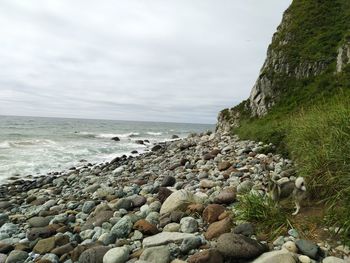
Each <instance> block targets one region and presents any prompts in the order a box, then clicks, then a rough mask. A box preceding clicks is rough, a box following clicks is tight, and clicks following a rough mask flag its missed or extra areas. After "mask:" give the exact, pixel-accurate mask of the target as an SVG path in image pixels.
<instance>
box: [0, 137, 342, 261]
mask: <svg viewBox="0 0 350 263" xmlns="http://www.w3.org/2000/svg"><path fill="white" fill-rule="evenodd" d="M157 145H158V146H157ZM270 148H271V145H266V144H263V143H258V142H252V141H241V140H239V139H238V138H237V137H236V136H233V137H230V136H226V135H221V134H215V133H212V134H209V133H207V134H205V133H203V134H200V135H198V134H197V135H193V134H192V135H190V136H188V137H187V138H183V139H178V140H174V141H166V142H162V143H159V144H156V146H154V147H153V148H152V150H151V151H150V152H146V153H141V154H139V155H137V156H135V157H133V156H131V157H130V156H129V157H127V156H124V157H117V158H115V159H114V160H112V161H111V162H105V163H99V164H90V165H85V166H83V167H78V168H77V167H75V169H73V168H71V170H68V171H66V172H64V171H62V172H54V173H52V174H50V175H49V176H46V177H45V176H44V177H40V178H34V180H33V181H27V182H26V181H22V180H19V181H17V182H14V183H11V184H10V185H9V184H3V185H1V186H0V262H2V261H1V259H2V258H5V257H8V259H7V260H9V259H11V260H17V261H6V262H24V260H26V262H39V263H40V262H65V263H72V262H78V261H79V262H81V263H90V262H91V263H93V262H101V263H110V262H130V263H132V262H140V263H141V262H161V263H163V262H165V263H169V262H175V263H176V262H190V263H200V262H215V263H220V262H227V260H228V259H229V258H231V259H233V258H234V259H236V260H240V261H241V262H251V260H253V259H255V258H258V257H259V256H260V257H268V258H269V260H273V258H274V257H276V255H277V254H278V253H280V254H281V253H282V254H283V257H285V258H299V260H300V257H301V258H304V259H305V258H306V257H307V258H309V259H314V260H320V259H322V258H325V257H327V256H329V255H337V256H338V255H342V256H343V257H345V256H346V253H345V252H344V253H341V251H338V250H339V249H340V248H339V247H338V250H337V249H336V248H335V247H334V246H329V245H328V244H326V243H327V242H326V240H324V241H325V242H324V244H316V243H314V242H311V241H307V240H304V239H303V238H304V237H303V235H302V233H298V232H297V231H296V230H295V229H288V230H289V231H288V233H287V232H285V233H283V236H282V238H281V237H279V238H275V239H274V240H271V237H268V238H266V239H263V238H261V237H259V236H258V235H257V234H258V233H257V232H256V230H255V228H254V226H253V225H252V224H250V223H247V222H240V221H239V220H237V219H236V217H237V216H238V215H237V211H236V205H237V203H239V196H240V195H243V194H245V193H248V192H253V193H255V194H259V195H265V194H266V192H267V184H268V176H269V175H270V174H271V173H276V174H282V173H283V174H284V178H286V179H285V180H291V181H293V180H295V176H294V173H293V172H290V171H291V170H294V166H293V163H292V162H291V161H290V160H287V159H284V158H282V157H281V156H280V155H278V154H272V153H262V152H264V151H265V150H267V149H270ZM288 171H289V173H288ZM300 240H301V241H300ZM237 246H241V247H240V248H239V249H237V248H238V247H237ZM338 246H339V245H338ZM310 247H312V248H313V249H314V250H315V249H316V252H315V253H314V254H312V253H309V252H308V250H307V248H310ZM268 251H271V252H268ZM321 251H322V253H321ZM278 255H279V254H278ZM24 258H25V259H24ZM23 259H24V260H23ZM154 259H157V260H156V261H154ZM204 259H205V260H206V261H203V260H204ZM247 259H249V260H247ZM21 260H23V261H21ZM45 260H46V261H45ZM118 260H119V261H118ZM142 260H143V261H142ZM174 260H175V261H174ZM176 260H177V261H176ZM184 260H186V261H184ZM257 260H261V258H260V259H257ZM305 260H306V259H305ZM3 262H5V261H3ZM257 262H273V261H257ZM276 262H277V261H276ZM295 262H296V261H295ZM304 262H306V261H304ZM309 262H312V261H309Z"/></svg>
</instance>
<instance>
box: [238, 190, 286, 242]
mask: <svg viewBox="0 0 350 263" xmlns="http://www.w3.org/2000/svg"><path fill="white" fill-rule="evenodd" d="M235 211H236V217H235V219H236V220H237V219H238V220H243V221H247V222H251V223H253V224H255V225H256V226H257V231H258V233H263V234H265V233H269V238H271V240H272V239H274V238H275V237H277V236H279V235H280V234H281V233H282V232H286V230H287V229H288V227H289V226H291V225H290V223H289V219H288V218H287V213H285V212H282V211H281V209H280V208H279V207H278V206H276V203H275V202H274V201H273V200H272V199H271V198H269V197H267V196H261V195H258V194H251V193H250V194H245V195H242V196H240V197H239V202H238V204H237V206H236V207H235Z"/></svg>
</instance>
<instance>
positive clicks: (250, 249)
mask: <svg viewBox="0 0 350 263" xmlns="http://www.w3.org/2000/svg"><path fill="white" fill-rule="evenodd" d="M217 249H218V250H219V252H220V253H221V254H222V255H224V256H225V257H228V258H232V259H254V258H256V257H258V256H260V255H261V254H262V253H264V252H266V251H267V250H268V247H267V246H266V245H264V244H261V243H259V242H258V241H256V240H254V239H250V238H248V237H245V236H242V235H237V234H233V233H226V234H222V235H221V236H220V237H219V238H218V241H217Z"/></svg>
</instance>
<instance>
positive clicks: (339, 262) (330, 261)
mask: <svg viewBox="0 0 350 263" xmlns="http://www.w3.org/2000/svg"><path fill="white" fill-rule="evenodd" d="M322 263H345V260H343V259H341V258H336V257H326V258H325V259H324V260H323V261H322Z"/></svg>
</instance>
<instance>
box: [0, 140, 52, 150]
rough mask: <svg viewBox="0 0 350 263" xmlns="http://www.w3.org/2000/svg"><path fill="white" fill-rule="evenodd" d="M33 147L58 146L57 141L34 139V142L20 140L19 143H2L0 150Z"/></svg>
mask: <svg viewBox="0 0 350 263" xmlns="http://www.w3.org/2000/svg"><path fill="white" fill-rule="evenodd" d="M33 145H41V146H50V145H56V142H55V141H52V140H49V139H33V140H18V141H4V142H1V143H0V149H8V148H16V147H17V148H18V147H26V146H33Z"/></svg>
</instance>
